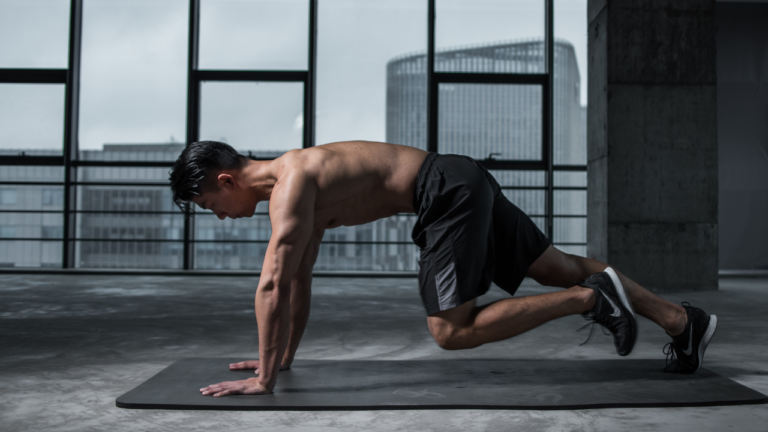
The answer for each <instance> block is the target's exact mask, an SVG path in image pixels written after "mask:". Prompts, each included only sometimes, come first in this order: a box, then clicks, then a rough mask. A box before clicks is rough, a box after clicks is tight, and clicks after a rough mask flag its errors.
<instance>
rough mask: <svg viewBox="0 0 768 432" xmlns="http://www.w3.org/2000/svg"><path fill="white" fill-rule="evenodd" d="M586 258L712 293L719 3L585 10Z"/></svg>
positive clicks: (660, 284) (605, 3)
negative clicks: (586, 100)
mask: <svg viewBox="0 0 768 432" xmlns="http://www.w3.org/2000/svg"><path fill="white" fill-rule="evenodd" d="M588 19H589V65H588V77H589V106H588V126H587V135H588V177H589V194H588V197H589V198H588V214H589V217H588V228H587V232H588V247H587V250H588V254H589V256H590V257H592V258H596V259H600V260H603V261H606V262H608V263H610V264H611V265H612V266H615V267H616V268H618V269H619V270H620V271H621V272H623V273H624V274H626V275H627V276H629V277H631V278H632V279H634V280H635V281H637V282H638V283H640V284H642V285H644V286H645V287H647V288H648V289H650V290H653V291H656V292H670V291H689V290H714V289H717V270H718V261H717V260H718V253H717V252H718V250H717V240H718V235H717V215H718V211H717V210H718V209H717V193H718V181H717V97H716V94H717V83H716V75H715V72H716V51H715V47H716V46H715V2H714V0H621V1H616V0H589V14H588Z"/></svg>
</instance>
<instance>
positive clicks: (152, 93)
mask: <svg viewBox="0 0 768 432" xmlns="http://www.w3.org/2000/svg"><path fill="white" fill-rule="evenodd" d="M188 10H189V2H188V1H186V0H165V1H134V0H85V1H84V4H83V30H82V31H83V36H82V63H81V65H82V66H81V67H82V69H81V77H80V82H81V89H80V127H79V134H80V135H79V138H80V139H79V142H80V150H104V151H105V153H106V152H108V151H110V150H109V149H108V148H105V146H104V145H105V144H132V145H136V144H153V145H157V144H166V143H182V142H184V141H185V140H186V114H187V111H186V109H187V105H186V102H187V50H188V40H187V39H188V29H187V27H188V25H189V18H188V13H189V12H188ZM182 148H183V147H176V150H177V152H171V151H167V150H166V151H160V154H162V156H163V159H165V160H170V161H173V160H175V159H176V157H177V156H178V152H180V151H181V149H182ZM129 152H130V153H131V154H132V157H133V158H135V159H129V160H158V159H156V157H157V156H158V153H157V152H158V150H157V148H153V149H151V150H149V152H148V153H146V154H145V153H142V152H141V151H138V150H131V151H129ZM81 157H83V158H87V159H91V160H93V159H94V158H96V159H98V157H96V156H94V155H93V154H83V153H81Z"/></svg>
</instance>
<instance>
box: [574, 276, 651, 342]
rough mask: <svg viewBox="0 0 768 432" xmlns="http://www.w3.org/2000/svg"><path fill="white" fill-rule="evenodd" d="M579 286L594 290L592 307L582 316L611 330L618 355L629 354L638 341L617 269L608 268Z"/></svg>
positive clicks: (632, 317)
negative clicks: (593, 304)
mask: <svg viewBox="0 0 768 432" xmlns="http://www.w3.org/2000/svg"><path fill="white" fill-rule="evenodd" d="M579 285H580V286H583V287H586V288H592V289H593V290H595V306H594V307H593V308H592V310H589V311H587V312H584V313H583V314H582V316H584V318H585V319H587V320H589V321H592V322H593V323H597V324H600V325H601V326H603V327H604V328H607V329H608V331H610V332H611V334H612V335H613V344H614V345H615V346H616V352H617V353H619V355H620V356H625V355H627V354H629V353H631V352H632V348H634V347H635V342H636V341H637V320H635V311H633V310H632V304H631V303H630V302H629V298H628V297H627V293H626V292H625V291H624V287H623V286H622V285H621V282H620V281H619V276H618V275H617V274H616V272H615V271H613V269H612V268H610V267H608V268H606V269H605V271H604V272H602V273H595V274H593V275H592V276H590V277H588V278H587V280H585V281H584V282H583V283H581V284H579Z"/></svg>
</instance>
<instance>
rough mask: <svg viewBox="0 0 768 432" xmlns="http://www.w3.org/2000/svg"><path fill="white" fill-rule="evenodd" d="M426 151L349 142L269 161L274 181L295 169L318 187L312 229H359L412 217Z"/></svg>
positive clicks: (291, 153)
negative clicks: (403, 215)
mask: <svg viewBox="0 0 768 432" xmlns="http://www.w3.org/2000/svg"><path fill="white" fill-rule="evenodd" d="M426 156H427V152H425V151H423V150H419V149H416V148H412V147H406V146H401V145H394V144H387V143H381V142H370V141H347V142H338V143H332V144H326V145H323V146H319V147H312V148H308V149H303V150H293V151H290V152H288V153H286V154H285V155H283V156H281V157H279V158H277V159H275V160H274V161H273V167H272V175H274V177H275V179H276V184H275V189H274V192H273V193H277V192H279V191H280V190H281V188H280V179H281V178H283V177H286V176H289V175H291V174H293V173H294V171H296V170H300V171H302V172H303V173H304V174H305V175H307V176H309V177H310V178H311V179H312V180H313V181H314V182H315V183H316V184H317V194H316V197H315V206H314V209H315V214H314V227H315V228H316V229H328V228H336V227H338V226H341V225H346V226H351V225H360V224H364V223H368V222H372V221H375V220H377V219H381V218H384V217H387V216H392V215H395V214H397V213H412V212H413V211H414V210H413V190H414V187H415V185H416V175H417V174H418V171H419V168H420V167H421V164H422V163H423V162H424V159H425V158H426Z"/></svg>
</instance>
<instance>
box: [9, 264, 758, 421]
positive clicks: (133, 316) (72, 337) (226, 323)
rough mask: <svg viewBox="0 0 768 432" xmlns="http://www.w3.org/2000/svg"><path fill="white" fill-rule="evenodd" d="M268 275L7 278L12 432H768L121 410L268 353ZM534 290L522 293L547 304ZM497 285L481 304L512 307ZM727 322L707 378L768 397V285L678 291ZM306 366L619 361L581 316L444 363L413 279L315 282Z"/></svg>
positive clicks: (698, 417)
mask: <svg viewBox="0 0 768 432" xmlns="http://www.w3.org/2000/svg"><path fill="white" fill-rule="evenodd" d="M256 283H257V279H256V278H244V277H219V278H214V277H189V276H184V277H171V276H167V277H157V276H133V277H129V276H77V275H71V276H69V275H68V276H61V275H2V276H0V382H1V383H2V391H1V392H0V430H3V431H28V430H29V431H32V430H34V431H41V430H56V431H103V430H115V431H122V430H126V431H129V430H130V431H166V430H167V431H176V430H184V431H193V430H217V431H219V430H227V431H230V430H245V429H249V430H250V429H255V428H268V429H269V430H271V431H288V430H290V431H324V430H327V431H337V430H376V431H378V430H382V431H383V430H419V431H428V430H434V431H441V432H443V431H452V430H462V431H464V430H512V429H514V430H516V431H528V430H531V431H534V430H535V431H550V430H551V431H562V430H585V431H594V430H606V431H613V430H629V429H632V430H634V431H644V430H685V431H690V430H699V431H701V430H725V429H727V428H733V429H734V430H739V431H765V430H768V426H766V425H768V405H752V406H733V407H707V408H683V409H681V408H667V409H662V408H660V409H647V408H646V409H598V410H578V411H490V410H456V411H451V410H442V411H419V410H414V411H361V412H354V411H352V412H344V411H336V412H217V411H155V410H125V409H119V408H116V407H115V398H116V397H118V396H119V395H121V394H123V393H125V392H127V391H128V390H130V389H132V388H134V387H135V386H137V385H139V384H140V383H142V382H143V381H145V380H146V379H148V378H149V377H151V376H152V375H154V374H155V373H157V372H159V371H160V370H162V369H163V368H165V367H166V366H168V365H169V364H171V363H172V362H174V361H176V360H178V359H181V358H184V357H241V358H242V359H244V360H246V359H253V358H255V357H256V353H257V346H256V324H255V318H254V316H253V293H254V290H255V287H256ZM547 291H549V289H546V288H541V287H539V286H537V285H536V284H535V283H531V282H529V281H526V282H525V283H524V284H523V286H522V287H521V289H520V291H519V292H518V295H531V294H537V293H542V292H547ZM505 296H506V294H505V293H504V292H502V291H501V290H499V289H498V288H494V289H492V290H491V292H490V293H489V294H487V295H486V296H484V298H483V299H481V301H484V302H489V301H492V300H495V299H498V298H503V297H505ZM665 297H666V298H668V299H669V300H671V301H674V302H680V301H682V300H688V301H690V302H691V303H693V304H694V305H695V306H699V307H702V308H704V309H705V310H707V311H709V312H711V313H715V314H717V315H718V318H719V320H720V326H719V328H718V332H717V334H716V335H715V338H714V339H713V342H712V345H710V348H709V350H708V351H707V356H706V361H705V367H707V368H709V369H711V370H714V371H716V372H718V373H720V374H722V375H725V376H727V377H730V378H732V379H734V380H736V381H738V382H740V383H742V384H744V385H747V386H749V387H751V388H753V389H755V390H758V391H761V392H763V393H766V394H768V361H767V360H768V351H766V348H765V347H766V346H767V345H768V344H767V342H768V332H766V331H765V330H766V329H768V315H766V314H765V311H766V310H768V279H757V278H755V279H722V280H721V282H720V291H717V292H696V293H680V294H670V295H666V296H665ZM312 307H313V312H312V317H311V319H310V323H309V326H308V329H307V332H306V335H305V336H304V341H303V343H302V346H301V347H300V348H299V352H298V355H297V358H301V359H389V360H391V359H455V358H493V359H538V358H547V359H564V360H567V359H603V358H610V359H613V358H617V356H616V354H615V351H614V348H613V344H612V342H611V338H610V337H606V336H603V335H602V334H601V333H600V332H599V331H597V332H596V333H595V335H593V337H592V340H591V341H590V342H589V343H588V344H587V345H584V346H579V344H580V343H581V342H582V341H583V340H584V339H585V338H586V332H578V333H577V332H576V331H575V330H576V329H577V328H578V327H580V326H581V325H582V324H583V322H584V321H583V320H582V319H581V317H579V316H572V317H567V318H564V319H561V320H558V321H554V322H551V323H548V324H546V325H544V326H541V327H539V328H537V329H535V330H533V331H530V332H528V333H526V334H523V335H521V336H518V337H517V338H514V339H511V340H508V341H504V342H500V343H496V344H490V345H486V346H483V347H480V348H477V349H474V350H468V351H450V352H449V351H443V350H441V349H439V348H438V347H437V346H436V345H435V344H434V342H433V341H432V339H431V337H430V335H429V333H428V332H427V329H426V325H425V318H424V312H423V310H422V307H421V304H420V301H419V298H418V291H417V285H416V281H415V280H413V279H347V278H317V279H316V280H315V284H314V296H313V306H312ZM640 326H641V327H640V328H641V334H640V338H639V340H638V345H637V346H636V347H635V350H634V352H633V353H632V355H631V356H630V357H631V358H635V359H638V358H643V359H645V358H647V359H654V360H655V361H658V363H659V368H661V367H663V365H664V355H663V354H662V352H661V349H662V346H663V345H664V344H665V343H666V342H667V341H668V337H667V336H666V335H665V334H664V332H663V331H662V330H660V329H659V328H657V327H655V326H654V325H653V324H652V323H651V322H649V321H647V320H645V319H641V321H640Z"/></svg>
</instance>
